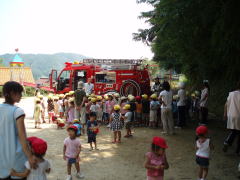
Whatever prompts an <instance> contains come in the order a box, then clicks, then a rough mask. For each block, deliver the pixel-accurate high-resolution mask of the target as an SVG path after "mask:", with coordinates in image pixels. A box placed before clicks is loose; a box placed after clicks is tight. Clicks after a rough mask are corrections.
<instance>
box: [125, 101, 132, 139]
mask: <svg viewBox="0 0 240 180" xmlns="http://www.w3.org/2000/svg"><path fill="white" fill-rule="evenodd" d="M130 108H131V105H130V104H126V105H125V106H124V109H125V110H126V111H127V112H126V114H125V116H124V120H125V123H126V133H127V134H126V135H125V136H124V137H125V138H128V137H131V136H132V130H131V126H132V116H133V112H131V111H130Z"/></svg>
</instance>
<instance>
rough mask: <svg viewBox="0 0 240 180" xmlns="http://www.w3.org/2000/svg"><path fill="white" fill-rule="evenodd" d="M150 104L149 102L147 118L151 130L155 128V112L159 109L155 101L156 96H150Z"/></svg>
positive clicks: (158, 104)
mask: <svg viewBox="0 0 240 180" xmlns="http://www.w3.org/2000/svg"><path fill="white" fill-rule="evenodd" d="M150 98H151V102H150V116H149V127H150V128H153V127H155V126H156V123H157V111H158V109H159V108H160V103H159V101H158V100H157V95H156V94H152V95H151V97H150Z"/></svg>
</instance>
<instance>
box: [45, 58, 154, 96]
mask: <svg viewBox="0 0 240 180" xmlns="http://www.w3.org/2000/svg"><path fill="white" fill-rule="evenodd" d="M142 63H143V60H135V59H120V60H119V59H83V60H82V61H80V62H74V63H65V68H64V69H63V70H62V71H61V72H60V74H59V75H57V71H56V70H52V72H51V74H50V77H49V79H50V88H52V89H53V90H54V92H55V93H58V94H60V93H61V94H62V93H63V94H64V93H67V92H69V91H74V90H76V89H77V84H78V82H79V81H83V82H84V83H86V82H87V81H88V79H89V78H91V80H92V83H93V84H94V93H95V94H98V95H102V94H105V93H110V92H118V93H120V94H121V95H123V96H127V95H128V94H133V95H135V96H136V95H141V94H149V93H150V79H149V74H148V70H147V67H145V66H143V64H142Z"/></svg>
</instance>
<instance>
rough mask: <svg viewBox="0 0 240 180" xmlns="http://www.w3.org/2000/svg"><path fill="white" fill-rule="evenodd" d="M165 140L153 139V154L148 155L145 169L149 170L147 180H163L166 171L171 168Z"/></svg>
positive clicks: (156, 137)
mask: <svg viewBox="0 0 240 180" xmlns="http://www.w3.org/2000/svg"><path fill="white" fill-rule="evenodd" d="M167 148H168V146H167V143H166V141H165V139H163V138H161V137H158V136H155V137H153V139H152V147H151V152H147V153H146V160H145V168H146V169H147V180H163V177H164V170H165V169H168V168H169V165H168V161H167V157H166V154H165V149H167Z"/></svg>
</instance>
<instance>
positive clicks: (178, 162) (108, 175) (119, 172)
mask: <svg viewBox="0 0 240 180" xmlns="http://www.w3.org/2000/svg"><path fill="white" fill-rule="evenodd" d="M0 101H1V100H0ZM19 106H21V107H23V108H24V110H25V112H26V115H27V118H26V125H27V133H28V136H37V137H40V138H43V139H45V140H46V141H47V142H48V151H47V155H46V159H48V160H50V162H51V164H52V172H51V174H50V175H49V176H48V177H49V179H50V180H64V179H65V178H66V162H65V161H64V160H63V156H62V148H63V141H64V139H65V138H66V137H67V132H66V130H64V129H63V130H57V129H56V127H55V125H44V129H41V130H35V129H34V128H33V127H34V121H33V120H32V111H33V99H32V98H25V99H23V100H22V101H21V103H20V104H19ZM192 124H194V123H192ZM194 127H195V126H194V125H191V127H189V128H187V129H184V130H178V131H177V135H175V136H165V138H166V140H167V143H168V145H169V148H168V149H167V156H168V161H169V163H170V169H169V170H166V171H165V180H194V179H197V178H196V173H197V166H196V164H195V156H194V153H195V149H194V141H195V140H194V139H195V136H194V130H193V129H194ZM134 131H135V134H134V137H133V138H131V139H123V141H122V144H112V143H111V136H112V134H111V132H110V131H109V130H108V129H107V128H106V127H101V129H100V134H99V135H98V137H97V140H98V145H99V149H100V151H92V152H90V151H89V145H88V144H87V137H86V136H82V137H81V138H80V139H81V142H82V144H83V150H82V152H81V170H82V172H83V173H84V175H85V179H86V180H144V179H146V175H145V169H144V167H143V162H144V154H145V153H146V152H147V151H149V147H150V142H151V138H152V137H153V136H161V133H160V130H159V129H154V130H153V129H148V128H135V129H134ZM226 133H227V132H226V130H225V129H224V125H223V123H222V122H221V123H220V122H218V123H216V122H214V125H213V123H212V124H211V131H210V136H211V137H212V139H213V142H214V144H215V150H214V152H213V153H212V160H211V162H210V163H211V165H210V173H209V177H208V179H209V180H236V179H237V176H238V172H237V166H238V162H239V159H238V157H237V156H236V155H235V154H234V151H233V150H234V148H232V149H231V150H230V151H229V153H227V154H224V153H223V152H222V150H221V148H222V142H223V139H224V137H225V135H226ZM74 172H75V170H74ZM73 179H77V178H75V177H74V178H73Z"/></svg>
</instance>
